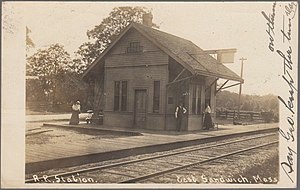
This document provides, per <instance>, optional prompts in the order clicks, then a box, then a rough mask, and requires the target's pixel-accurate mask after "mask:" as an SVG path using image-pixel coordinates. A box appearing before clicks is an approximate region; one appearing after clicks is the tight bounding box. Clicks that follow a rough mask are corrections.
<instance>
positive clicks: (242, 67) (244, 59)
mask: <svg viewBox="0 0 300 190" xmlns="http://www.w3.org/2000/svg"><path fill="white" fill-rule="evenodd" d="M240 60H241V61H242V65H241V78H243V69H244V61H246V60H247V59H246V58H244V57H242V58H240ZM241 94H242V83H240V91H239V103H238V118H239V119H240V107H241Z"/></svg>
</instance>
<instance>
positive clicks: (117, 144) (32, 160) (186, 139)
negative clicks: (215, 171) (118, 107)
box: [26, 123, 278, 173]
mask: <svg viewBox="0 0 300 190" xmlns="http://www.w3.org/2000/svg"><path fill="white" fill-rule="evenodd" d="M46 125H47V128H49V127H50V128H51V127H61V128H72V127H74V126H69V125H66V123H62V124H46ZM78 127H80V128H85V129H86V130H104V131H107V130H109V131H116V132H122V131H123V132H128V131H131V132H132V133H140V134H142V135H138V136H127V137H121V138H112V139H93V140H91V139H89V140H88V143H87V141H85V140H82V141H76V142H69V143H64V144H59V143H58V144H42V145H40V144H30V145H26V173H31V172H34V171H39V170H45V169H49V168H51V167H54V166H56V167H64V166H72V165H77V164H81V163H88V162H94V161H103V160H107V159H115V158H120V157H124V156H130V155H135V154H142V153H147V152H155V151H162V150H168V149H171V148H180V147H183V146H188V145H192V144H197V143H198V144H199V143H204V142H212V141H215V140H218V139H224V138H227V137H229V136H240V135H247V134H253V133H263V132H267V131H272V130H273V131H276V130H277V128H278V123H272V124H259V125H246V126H234V125H228V126H223V125H219V130H212V131H189V132H187V131H185V132H174V131H164V132H161V131H160V132H159V131H147V130H138V129H135V130H128V129H127V130H126V129H121V128H105V127H92V128H91V126H88V125H84V124H82V125H78V126H76V128H78Z"/></svg>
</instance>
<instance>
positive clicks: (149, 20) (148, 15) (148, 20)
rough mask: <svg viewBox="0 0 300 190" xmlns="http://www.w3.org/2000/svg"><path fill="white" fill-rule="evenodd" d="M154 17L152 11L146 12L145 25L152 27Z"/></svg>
mask: <svg viewBox="0 0 300 190" xmlns="http://www.w3.org/2000/svg"><path fill="white" fill-rule="evenodd" d="M152 19H153V16H152V14H151V13H145V14H144V15H143V25H145V26H148V27H152Z"/></svg>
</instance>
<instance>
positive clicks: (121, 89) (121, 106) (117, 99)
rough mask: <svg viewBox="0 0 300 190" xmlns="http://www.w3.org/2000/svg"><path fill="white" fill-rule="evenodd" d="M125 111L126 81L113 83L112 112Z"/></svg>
mask: <svg viewBox="0 0 300 190" xmlns="http://www.w3.org/2000/svg"><path fill="white" fill-rule="evenodd" d="M126 110H127V81H115V87H114V111H126Z"/></svg>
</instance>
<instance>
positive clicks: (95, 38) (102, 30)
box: [76, 6, 158, 66]
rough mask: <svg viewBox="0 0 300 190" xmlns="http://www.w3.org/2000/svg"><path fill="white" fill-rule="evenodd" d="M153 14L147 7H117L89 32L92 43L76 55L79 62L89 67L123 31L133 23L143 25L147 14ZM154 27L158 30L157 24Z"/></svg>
mask: <svg viewBox="0 0 300 190" xmlns="http://www.w3.org/2000/svg"><path fill="white" fill-rule="evenodd" d="M149 12H151V11H150V10H148V9H147V8H145V7H139V6H137V7H129V6H126V7H115V8H114V9H113V10H112V11H111V12H110V13H109V16H108V17H106V18H104V19H103V20H102V22H101V23H100V24H99V25H96V26H95V27H94V28H93V29H91V30H88V31H87V36H88V38H89V40H90V41H88V42H85V43H83V44H82V45H81V46H80V47H79V50H78V51H77V52H76V54H77V55H78V56H79V57H80V58H79V60H81V61H82V63H83V64H85V65H86V66H88V65H89V64H90V63H92V62H93V61H94V60H95V59H96V58H97V57H98V56H99V55H100V53H101V52H103V51H104V50H105V49H106V48H107V47H108V46H109V44H110V43H111V42H113V41H114V40H115V39H116V38H117V36H118V35H119V34H120V33H121V31H122V30H123V29H124V28H125V27H126V26H128V25H129V24H130V23H131V22H136V23H142V17H143V15H144V14H145V13H149ZM153 26H154V27H156V28H158V26H157V25H156V24H153Z"/></svg>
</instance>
